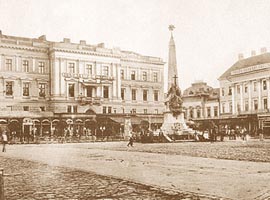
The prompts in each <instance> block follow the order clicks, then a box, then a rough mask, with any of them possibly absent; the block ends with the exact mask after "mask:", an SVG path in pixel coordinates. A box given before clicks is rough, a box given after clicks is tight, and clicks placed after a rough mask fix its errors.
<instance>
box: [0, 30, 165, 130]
mask: <svg viewBox="0 0 270 200" xmlns="http://www.w3.org/2000/svg"><path fill="white" fill-rule="evenodd" d="M163 70H164V62H163V61H162V59H161V58H157V57H150V56H143V55H140V54H137V53H134V52H130V51H122V50H120V49H119V48H113V49H108V48H105V47H104V44H103V43H101V44H98V45H89V44H86V41H83V40H81V41H80V43H79V44H75V43H71V42H70V39H67V38H64V40H63V41H62V42H51V41H47V40H46V37H45V36H41V37H39V38H37V39H36V38H23V37H14V36H7V35H3V34H2V33H0V71H1V72H0V79H1V82H0V101H1V105H0V115H1V119H0V121H1V123H2V124H6V125H7V126H9V128H10V129H12V130H13V129H14V130H15V131H17V132H20V134H25V132H31V131H32V130H36V131H37V133H36V134H40V135H44V134H51V135H52V134H59V133H57V132H59V131H60V129H63V128H64V127H67V128H70V129H73V130H77V131H80V132H82V131H83V127H88V128H90V129H91V130H92V131H95V133H96V134H97V135H98V134H99V133H100V127H103V128H104V127H105V128H104V129H105V132H107V134H111V133H119V132H121V130H122V131H123V128H124V127H123V126H124V123H125V118H129V119H130V121H131V125H132V126H133V128H136V127H137V128H138V126H139V124H140V123H141V122H142V121H143V120H146V121H149V119H150V122H151V121H152V122H153V123H155V124H156V125H157V124H158V123H162V121H161V120H162V113H163V111H164V103H163V101H164V99H163V98H164V97H163V94H164V91H163V87H164V86H163V85H164V81H163ZM60 124H61V125H60ZM12 130H11V131H12ZM103 131H104V130H103ZM103 131H102V134H103Z"/></svg>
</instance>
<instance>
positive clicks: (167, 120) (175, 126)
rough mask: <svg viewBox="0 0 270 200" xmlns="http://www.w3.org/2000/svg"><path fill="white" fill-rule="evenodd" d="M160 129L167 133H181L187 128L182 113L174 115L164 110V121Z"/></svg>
mask: <svg viewBox="0 0 270 200" xmlns="http://www.w3.org/2000/svg"><path fill="white" fill-rule="evenodd" d="M160 129H161V130H162V132H163V133H165V134H167V135H173V134H179V135H181V134H183V131H184V130H187V129H188V127H187V125H186V123H185V120H184V113H181V114H180V115H178V116H177V117H174V116H173V114H172V112H170V111H168V112H165V113H164V121H163V124H162V126H161V128H160Z"/></svg>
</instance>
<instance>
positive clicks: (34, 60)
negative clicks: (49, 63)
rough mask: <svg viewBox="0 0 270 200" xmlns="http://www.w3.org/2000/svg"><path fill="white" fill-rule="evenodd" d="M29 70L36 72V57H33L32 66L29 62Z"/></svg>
mask: <svg viewBox="0 0 270 200" xmlns="http://www.w3.org/2000/svg"><path fill="white" fill-rule="evenodd" d="M29 68H30V69H29V71H30V72H36V59H35V58H32V67H31V65H30V62H29Z"/></svg>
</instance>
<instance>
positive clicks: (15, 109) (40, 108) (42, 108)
mask: <svg viewBox="0 0 270 200" xmlns="http://www.w3.org/2000/svg"><path fill="white" fill-rule="evenodd" d="M6 108H7V110H8V111H18V110H19V111H20V110H21V108H20V109H18V107H13V106H7V107H6ZM35 109H36V108H35ZM22 110H23V111H30V106H23V107H22ZM39 110H40V111H41V112H44V111H45V110H46V108H45V106H40V107H39Z"/></svg>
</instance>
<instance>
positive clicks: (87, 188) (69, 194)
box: [0, 155, 198, 200]
mask: <svg viewBox="0 0 270 200" xmlns="http://www.w3.org/2000/svg"><path fill="white" fill-rule="evenodd" d="M0 163H1V167H3V168H4V170H5V173H6V174H14V173H16V172H18V171H20V172H23V173H21V174H20V176H6V177H5V179H4V183H5V188H4V189H5V197H6V199H8V200H18V199H42V200H55V199H57V200H62V199H63V200H67V199H68V200H72V199H73V200H84V199H107V200H110V199H144V200H145V199H165V200H166V199H170V200H173V199H182V198H187V194H184V193H183V194H178V193H175V192H172V193H170V192H166V193H165V192H162V191H161V190H159V189H158V188H154V187H150V186H145V185H142V184H136V183H132V182H129V181H123V180H120V179H114V178H111V177H110V178H108V177H105V176H100V175H97V174H94V173H89V172H85V171H79V170H72V169H70V168H64V167H53V166H49V165H46V164H42V163H39V162H32V161H26V160H22V159H14V158H7V157H1V155H0ZM189 196H190V195H189ZM190 199H198V198H197V196H196V195H193V196H190Z"/></svg>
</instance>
